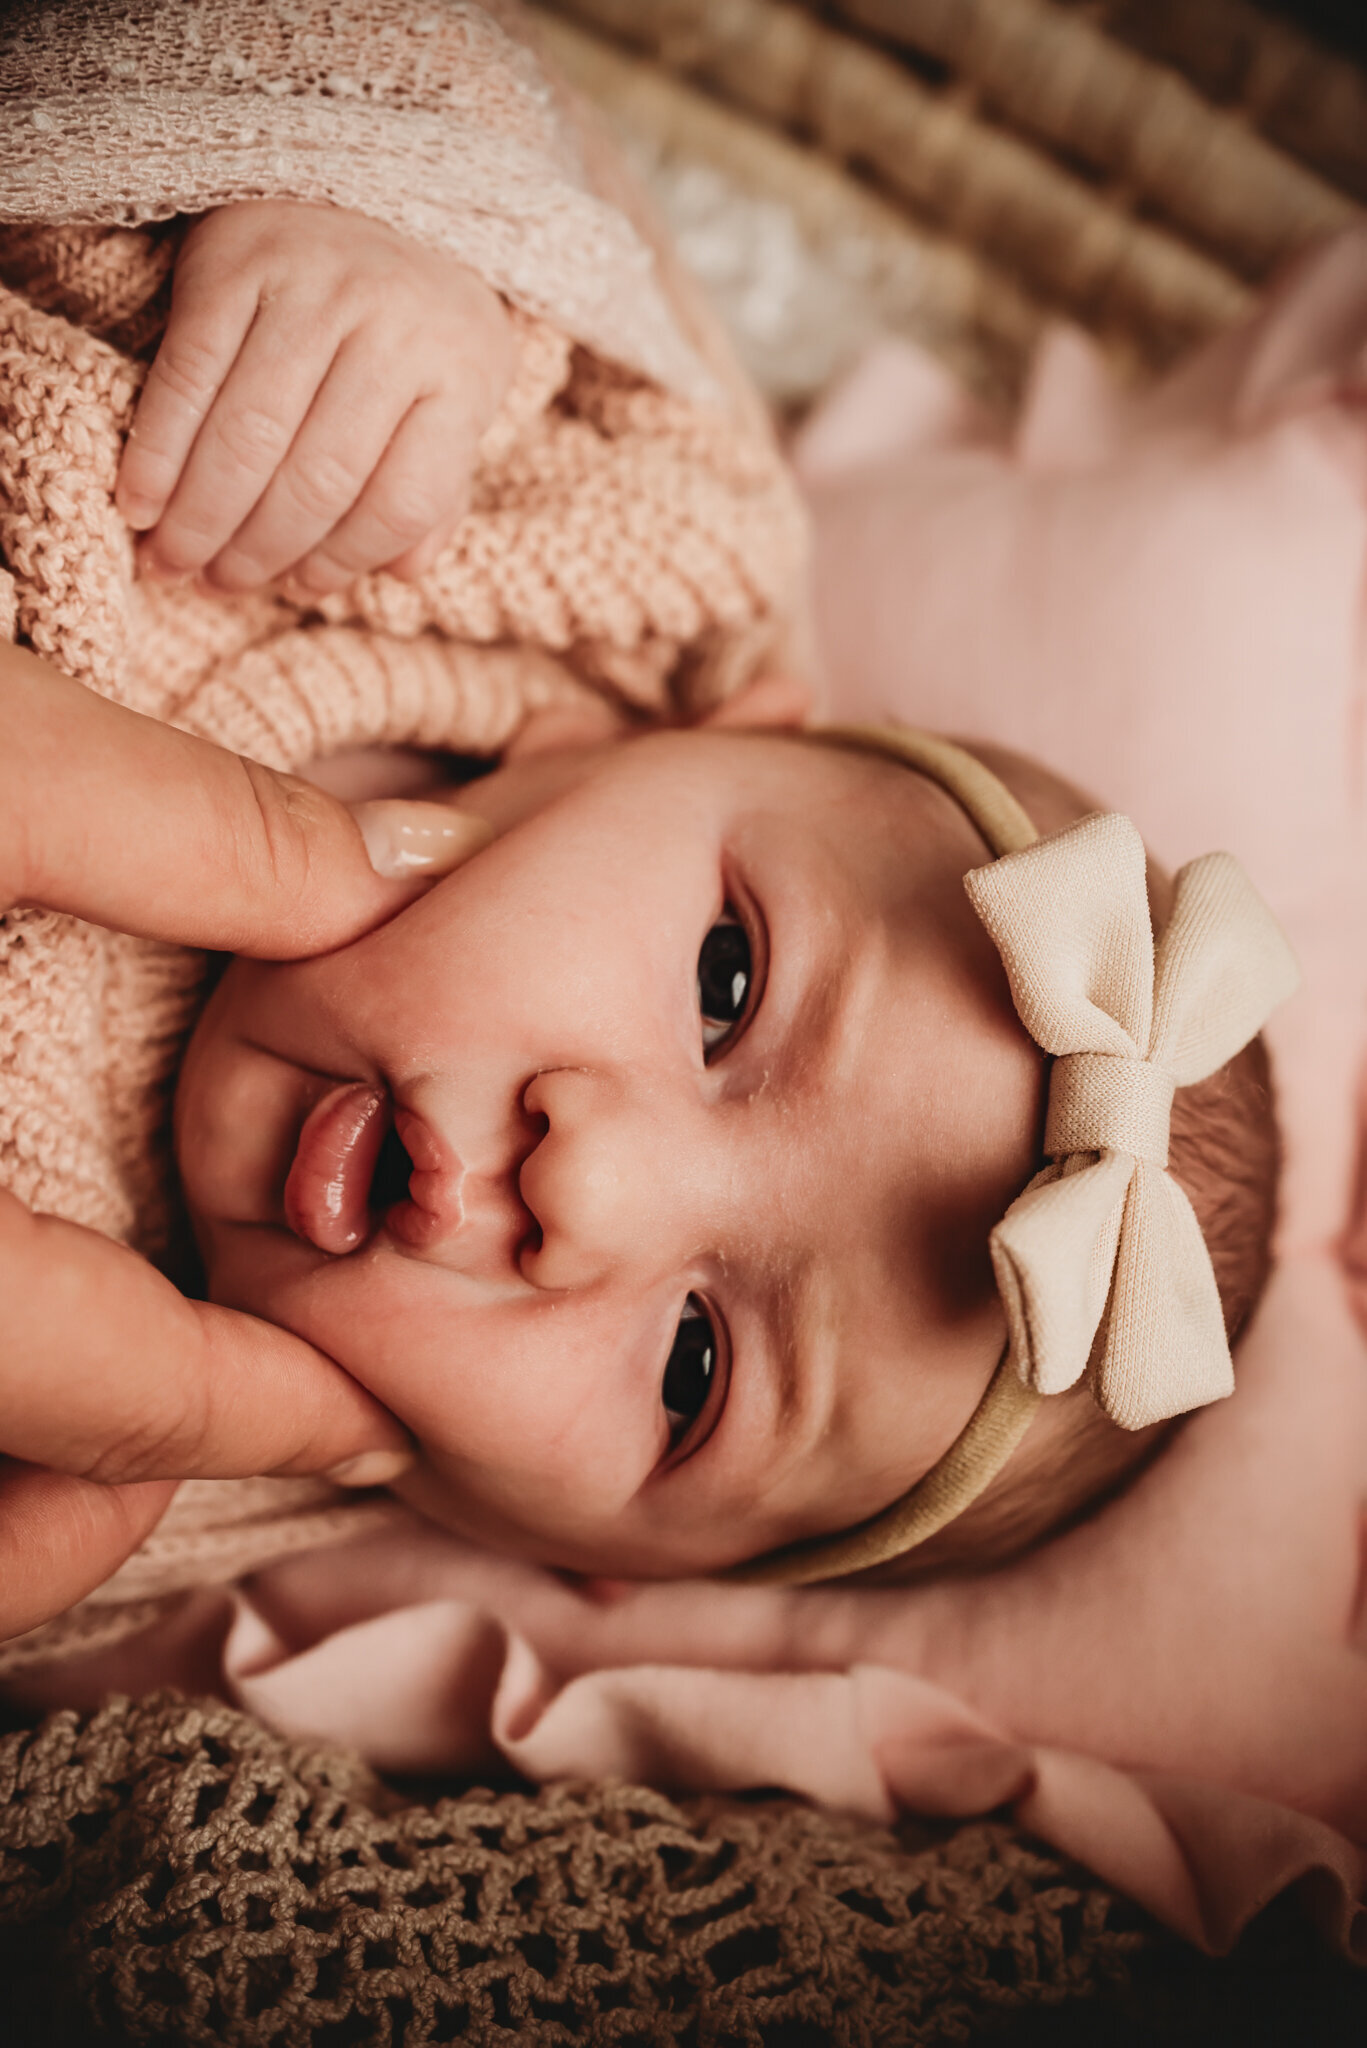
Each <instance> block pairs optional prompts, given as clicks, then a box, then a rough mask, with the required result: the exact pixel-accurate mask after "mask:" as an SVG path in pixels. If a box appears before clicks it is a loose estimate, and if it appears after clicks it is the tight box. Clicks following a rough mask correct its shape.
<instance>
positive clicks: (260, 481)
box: [144, 305, 333, 587]
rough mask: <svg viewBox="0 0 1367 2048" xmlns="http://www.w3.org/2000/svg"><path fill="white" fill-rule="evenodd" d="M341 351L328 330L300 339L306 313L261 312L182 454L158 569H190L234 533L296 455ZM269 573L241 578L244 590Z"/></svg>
mask: <svg viewBox="0 0 1367 2048" xmlns="http://www.w3.org/2000/svg"><path fill="white" fill-rule="evenodd" d="M170 339H171V337H170V335H168V336H167V342H168V344H169V342H170ZM332 348H333V341H332V338H331V337H330V336H328V335H327V334H326V333H318V332H313V333H310V334H309V335H308V337H307V340H301V337H300V331H299V325H298V320H297V318H295V319H291V318H289V317H287V316H286V315H285V314H284V313H283V312H278V311H276V310H274V309H272V308H271V307H270V306H266V305H263V306H261V307H259V308H258V309H257V312H256V317H255V318H254V320H253V321H252V322H251V325H250V327H249V328H248V330H247V332H246V333H245V335H244V336H243V337H242V345H241V348H240V349H239V350H238V352H237V354H236V357H235V359H234V361H233V362H232V364H231V367H230V368H229V370H228V373H227V375H226V377H225V378H224V380H223V383H222V388H221V389H220V390H219V391H218V392H217V393H216V394H215V395H214V397H213V400H212V403H211V404H210V405H209V406H208V407H207V409H206V410H205V411H204V412H203V413H202V415H201V416H200V417H199V418H198V419H197V420H196V430H195V433H194V436H193V441H192V444H191V445H189V447H188V449H187V450H183V451H181V452H182V457H183V462H184V467H183V469H181V471H180V474H179V478H178V480H177V482H176V484H175V488H174V490H173V491H172V492H171V494H170V498H169V502H167V504H166V506H165V509H164V510H163V512H162V513H161V516H160V518H159V520H158V521H157V526H156V531H155V533H154V534H153V535H152V537H151V540H150V543H149V544H148V546H147V549H146V551H145V559H146V560H148V561H149V563H150V565H151V566H153V567H155V568H158V569H161V570H164V571H166V572H169V573H170V574H173V575H182V576H183V575H190V574H192V573H193V572H194V571H196V570H199V569H202V568H204V566H205V564H206V563H209V562H211V561H213V560H214V558H215V557H216V556H217V555H218V554H219V551H220V550H221V549H222V548H223V547H224V546H225V545H226V544H227V543H228V542H229V541H230V540H231V538H232V536H233V535H234V534H235V533H236V532H237V530H238V528H239V527H240V526H242V524H243V523H244V521H246V520H247V519H248V517H249V516H250V514H251V513H252V511H253V509H254V507H255V506H256V505H257V503H258V502H259V500H260V498H261V496H262V493H263V492H264V491H265V490H266V489H267V487H268V485H269V484H270V481H271V478H272V477H273V476H274V475H275V474H276V471H277V470H278V469H279V468H280V465H281V463H282V462H283V461H284V460H285V459H286V457H287V456H288V454H289V450H290V446H291V443H292V442H293V440H294V437H295V435H296V433H297V432H298V430H299V426H300V423H301V421H302V420H303V419H304V417H305V415H306V414H307V412H308V409H309V406H310V404H311V403H312V401H313V396H314V393H315V392H316V391H317V389H318V386H319V384H320V383H321V382H322V380H323V378H324V376H325V375H326V373H327V370H328V366H329V363H330V361H331V355H332ZM158 361H160V357H158ZM155 367H156V366H155V364H154V365H153V368H154V369H155ZM164 389H165V386H164V385H161V386H159V387H158V392H160V391H164ZM152 395H153V396H156V395H157V394H156V393H153V394H152ZM144 403H146V400H145V399H144ZM158 411H160V407H159V408H158ZM185 418H186V420H187V421H188V413H187V414H186V415H185ZM149 431H150V430H149ZM261 580H263V579H262V578H261V577H259V576H256V577H251V578H244V579H239V581H240V583H241V585H242V587H245V585H246V582H247V581H255V582H259V581H261Z"/></svg>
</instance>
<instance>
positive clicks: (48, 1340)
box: [0, 1193, 411, 1485]
mask: <svg viewBox="0 0 1367 2048" xmlns="http://www.w3.org/2000/svg"><path fill="white" fill-rule="evenodd" d="M0 1300H3V1301H4V1302H5V1330H4V1335H3V1338H0V1452H3V1453H4V1455H6V1456H8V1457H12V1458H19V1459H22V1460H23V1461H24V1462H26V1463H28V1464H32V1465H42V1466H45V1467H48V1468H50V1469H51V1470H53V1471H56V1472H65V1473H68V1474H70V1475H72V1476H73V1477H76V1478H80V1479H89V1480H94V1481H96V1482H98V1483H99V1484H101V1485H123V1484H127V1483H129V1482H141V1481H143V1480H148V1479H189V1478H196V1477H204V1478H215V1479H233V1478H240V1477H245V1476H248V1475H250V1474H252V1473H256V1472H294V1473H302V1472H327V1473H330V1474H331V1475H332V1476H333V1477H335V1478H338V1479H340V1480H342V1481H343V1482H344V1483H348V1484H367V1485H370V1484H381V1483H383V1482H384V1481H386V1480H388V1479H391V1478H394V1477H395V1476H397V1474H398V1473H399V1472H400V1471H402V1470H403V1469H404V1467H405V1466H406V1465H407V1464H408V1463H409V1462H410V1461H411V1446H410V1445H409V1441H408V1438H407V1436H406V1434H405V1432H404V1431H403V1429H402V1428H401V1427H400V1425H399V1424H398V1423H397V1422H396V1421H395V1419H394V1417H393V1416H392V1415H391V1414H390V1413H389V1411H388V1410H387V1409H386V1408H383V1407H381V1405H380V1403H379V1402H378V1401H376V1400H375V1399H374V1397H373V1396H372V1395H370V1394H368V1393H367V1392H366V1391H365V1389H364V1388H363V1387H361V1386H360V1385H358V1383H357V1382H356V1381H355V1380H353V1379H352V1378H351V1377H350V1375H349V1374H348V1373H345V1372H343V1371H342V1369H341V1367H340V1366H338V1365H336V1364H335V1363H334V1362H333V1361H332V1360H331V1359H330V1358H327V1357H325V1356H324V1354H323V1353H322V1352H320V1351H315V1350H314V1348H313V1346H312V1345H311V1344H306V1343H304V1342H303V1341H302V1340H301V1339H300V1338H298V1337H295V1336H292V1335H291V1334H290V1332H289V1331H287V1330H282V1329H278V1328H277V1327H276V1326H275V1325H274V1324H271V1323H264V1322H261V1321H259V1320H258V1319H257V1318H256V1317H255V1316H247V1315H240V1314H238V1313H236V1312H235V1311H234V1310H232V1309H225V1308H219V1307H217V1306H216V1305H214V1304H213V1303H210V1302H199V1301H190V1300H187V1299H186V1297H185V1296H184V1295H183V1294H181V1293H180V1292H179V1291H178V1289H177V1288H175V1287H173V1286H172V1284H171V1282H170V1281H169V1280H167V1279H165V1278H164V1277H163V1275H162V1274H160V1273H158V1272H157V1270H156V1268H155V1267H154V1266H150V1265H149V1264H148V1263H147V1261H146V1259H143V1258H140V1257H139V1256H138V1254H137V1253H136V1252H133V1251H130V1250H129V1249H128V1248H127V1246H125V1245H119V1244H115V1243H113V1242H112V1240H111V1239H109V1238H106V1237H102V1236H101V1235H100V1233H99V1232H98V1231H93V1230H86V1229H84V1228H83V1227H82V1226H81V1225H80V1224H76V1223H68V1222H66V1221H65V1220H64V1219H62V1218H61V1217H57V1216H40V1215H35V1214H34V1213H33V1212H32V1211H31V1210H29V1209H26V1208H25V1207H24V1205H23V1203H22V1202H20V1201H18V1200H17V1199H16V1198H15V1197H14V1196H13V1195H10V1194H5V1193H0Z"/></svg>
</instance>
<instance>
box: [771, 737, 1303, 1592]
mask: <svg viewBox="0 0 1367 2048" xmlns="http://www.w3.org/2000/svg"><path fill="white" fill-rule="evenodd" d="M815 737H818V738H820V739H822V740H824V741H826V742H827V743H833V744H836V745H839V746H845V747H853V748H858V749H860V750H862V751H868V752H875V753H880V754H885V755H892V756H893V757H894V758H895V759H898V760H901V761H904V762H905V763H906V764H907V766H908V767H912V768H916V769H918V770H919V771H920V772H921V773H923V774H925V775H928V776H930V777H931V779H932V780H933V781H935V782H938V783H939V784H940V786H941V787H942V788H944V789H946V790H947V791H948V792H949V793H950V794H951V795H952V796H954V797H956V798H957V799H958V801H959V803H960V804H961V805H962V807H963V809H964V810H965V811H967V813H968V815H969V816H970V818H972V820H973V822H974V824H975V825H976V826H977V827H978V829H979V831H980V832H981V833H982V835H983V837H984V838H985V839H986V841H987V843H988V845H989V846H990V847H991V848H992V851H993V853H994V855H995V856H996V858H995V859H994V860H993V861H992V862H991V863H990V864H989V865H988V866H986V867H981V868H975V869H973V870H972V871H971V872H970V873H969V874H968V875H966V876H965V877H964V886H965V888H966V889H967V891H968V895H969V900H970V901H971V903H972V905H973V908H974V909H975V910H976V912H977V913H978V916H979V917H980V918H981V920H982V922H983V924H984V926H985V927H986V929H987V931H988V934H989V935H990V937H991V939H992V942H993V944H994V945H995V946H996V948H997V951H998V953H999V954H1000V955H1001V958H1002V963H1003V965H1004V966H1005V968H1006V972H1007V977H1008V980H1009V981H1010V984H1011V995H1012V999H1013V1001H1014V1002H1015V1005H1016V1010H1017V1013H1018V1015H1019V1017H1020V1020H1021V1022H1022V1024H1023V1025H1024V1026H1025V1028H1026V1030H1027V1031H1028V1032H1029V1033H1030V1036H1031V1037H1032V1038H1033V1039H1034V1040H1035V1042H1036V1044H1037V1045H1039V1046H1041V1047H1042V1048H1043V1049H1044V1051H1045V1052H1047V1053H1050V1054H1052V1055H1053V1058H1054V1065H1053V1067H1052V1069H1051V1072H1050V1077H1049V1100H1048V1111H1047V1116H1046V1121H1045V1135H1044V1150H1045V1152H1046V1154H1047V1155H1048V1160H1049V1163H1048V1164H1047V1165H1046V1166H1045V1167H1044V1168H1043V1170H1042V1171H1041V1172H1039V1173H1037V1174H1036V1175H1035V1177H1034V1179H1033V1180H1032V1181H1031V1182H1030V1184H1029V1186H1028V1187H1027V1188H1026V1189H1025V1190H1024V1192H1023V1193H1022V1194H1020V1195H1018V1196H1017V1198H1016V1200H1015V1201H1014V1202H1012V1204H1011V1206H1010V1207H1009V1208H1008V1210H1007V1212H1006V1214H1005V1216H1004V1217H1003V1218H1002V1220H1001V1222H1000V1223H999V1224H998V1225H997V1226H996V1228H995V1229H994V1230H993V1231H992V1233H991V1236H990V1239H989V1244H990V1248H991V1253H992V1263H993V1268H994V1270H995V1272H996V1277H997V1286H998V1289H999V1291H1000V1294H1001V1298H1002V1303H1003V1305H1004V1307H1005V1310H1006V1321H1007V1331H1008V1336H1007V1345H1006V1350H1005V1353H1004V1354H1003V1357H1002V1361H1001V1364H1000V1365H999V1366H998V1368H997V1371H996V1373H995V1374H994V1376H993V1378H992V1381H991V1383H990V1384H989V1386H988V1389H987V1392H986V1393H985V1394H984V1395H983V1398H982V1400H981V1401H980V1402H979V1404H978V1407H977V1409H976V1410H975V1412H974V1414H973V1415H972V1417H971V1418H970V1420H969V1422H968V1424H967V1426H966V1427H965V1428H964V1430H963V1431H962V1432H961V1433H960V1435H959V1437H958V1438H957V1439H956V1441H955V1442H954V1443H953V1444H952V1445H951V1446H950V1448H949V1450H948V1451H947V1452H946V1454H945V1455H944V1457H943V1458H941V1459H940V1461H939V1463H938V1464H937V1465H935V1466H934V1467H933V1468H932V1470H931V1471H930V1472H928V1473H927V1474H926V1476H925V1477H924V1478H923V1479H922V1480H920V1481H919V1483H918V1484H917V1485H916V1486H914V1487H912V1489H911V1490H910V1492H909V1493H906V1494H904V1495H903V1496H902V1498H901V1499H900V1500H898V1501H894V1502H893V1504H892V1506H891V1507H890V1508H887V1509H885V1510H884V1511H883V1513H882V1514H879V1515H875V1516H874V1517H873V1518H872V1519H871V1520H870V1521H868V1522H864V1523H862V1524H861V1525H860V1526H859V1527H858V1528H856V1529H851V1530H848V1531H846V1532H845V1533H844V1534H842V1535H839V1536H834V1537H829V1538H820V1539H817V1540H816V1541H814V1542H811V1543H802V1544H795V1545H793V1546H792V1547H791V1548H790V1549H787V1550H783V1551H776V1552H773V1553H772V1554H771V1555H770V1556H768V1557H765V1558H761V1559H759V1560H757V1561H756V1562H755V1563H754V1564H751V1565H746V1566H742V1567H740V1568H739V1570H738V1571H737V1573H736V1574H735V1576H737V1577H739V1578H743V1579H746V1580H748V1581H750V1582H752V1583H754V1582H758V1583H763V1584H785V1585H802V1584H806V1583H809V1582H811V1581H813V1580H816V1579H829V1578H838V1577H842V1576H844V1575H846V1574H848V1573H850V1572H854V1571H862V1570H865V1569H866V1568H867V1567H869V1566H870V1565H874V1564H881V1563H884V1562H885V1561H886V1560H887V1559H889V1558H892V1557H898V1556H900V1555H901V1554H902V1553H903V1552H904V1551H907V1550H910V1549H912V1548H913V1547H914V1546H915V1545H916V1544H918V1543H923V1542H924V1541H925V1540H926V1538H927V1537H928V1536H931V1535H933V1534H934V1533H935V1531H936V1530H937V1529H941V1528H943V1527H944V1525H945V1524H946V1523H947V1522H949V1521H952V1520H953V1519H954V1517H955V1516H956V1515H958V1514H961V1513H962V1512H963V1510H964V1509H965V1508H966V1507H967V1506H968V1505H969V1503H970V1502H971V1501H973V1500H975V1499H976V1498H977V1496H978V1495H979V1494H980V1493H981V1492H982V1491H983V1489H984V1487H986V1486H987V1484H988V1483H989V1481H990V1480H991V1479H993V1478H994V1477H995V1476H996V1474H997V1473H998V1472H999V1471H1000V1470H1001V1468H1002V1466H1003V1465H1004V1464H1005V1463H1006V1460H1007V1459H1008V1458H1009V1457H1010V1455H1011V1453H1012V1451H1013V1450H1014V1449H1015V1447H1016V1445H1017V1444H1018V1443H1019V1442H1020V1439H1021V1437H1022V1436H1023V1435H1024V1434H1025V1431H1026V1428H1027V1427H1028V1425H1029V1423H1030V1420H1031V1418H1032V1416H1033V1415H1034V1412H1035V1409H1036V1408H1037V1406H1038V1404H1039V1402H1040V1400H1041V1398H1042V1397H1043V1396H1044V1395H1046V1394H1057V1393H1062V1392H1064V1391H1065V1390H1066V1389H1067V1388H1069V1387H1071V1386H1074V1385H1075V1384H1076V1383H1077V1381H1078V1380H1079V1379H1081V1378H1082V1376H1083V1374H1084V1373H1085V1372H1087V1370H1088V1368H1089V1367H1090V1368H1091V1372H1092V1390H1093V1393H1094V1394H1095V1396H1096V1399H1097V1401H1098V1403H1099V1404H1100V1406H1101V1407H1102V1408H1103V1409H1104V1410H1105V1412H1106V1414H1107V1415H1109V1416H1110V1417H1111V1418H1112V1420H1113V1421H1115V1422H1117V1423H1118V1424H1119V1425H1120V1427H1121V1428H1122V1429H1143V1428H1145V1427H1146V1426H1147V1425H1148V1424H1150V1423H1153V1422H1161V1421H1164V1420H1165V1419H1166V1418H1167V1417H1169V1416H1173V1415H1182V1414H1185V1413H1186V1412H1187V1411H1188V1410H1189V1409H1192V1408H1200V1407H1203V1406H1204V1405H1205V1404H1206V1403H1207V1402H1210V1401H1219V1400H1222V1399H1223V1398H1224V1396H1225V1395H1227V1394H1230V1393H1232V1392H1233V1391H1234V1368H1233V1365H1232V1363H1231V1360H1230V1355H1229V1345H1228V1343H1227V1341H1226V1338H1225V1326H1224V1316H1223V1313H1222V1310H1221V1306H1220V1296H1219V1290H1218V1288H1217V1287H1216V1283H1215V1274H1214V1271H1213V1269H1212V1267H1211V1263H1210V1254H1209V1252H1208V1251H1207V1249H1206V1245H1205V1240H1204V1239H1203V1237H1202V1236H1201V1229H1200V1225H1199V1224H1198V1223H1197V1220H1196V1216H1195V1214H1194V1212H1193V1210H1192V1207H1191V1204H1190V1202H1189V1201H1188V1200H1187V1197H1186V1195H1185V1194H1184V1193H1183V1191H1182V1189H1181V1188H1180V1187H1179V1186H1178V1185H1177V1182H1176V1181H1175V1180H1174V1179H1173V1178H1172V1176H1171V1175H1170V1174H1169V1173H1168V1171H1167V1160H1168V1125H1169V1119H1170V1116H1171V1111H1172V1098H1173V1092H1174V1090H1175V1089H1177V1088H1185V1087H1189V1086H1190V1085H1191V1084H1192V1083H1193V1082H1195V1081H1201V1080H1204V1079H1205V1077H1206V1076H1207V1075H1208V1074H1213V1073H1214V1072H1216V1070H1217V1069H1218V1068H1220V1067H1222V1066H1223V1065H1224V1064H1225V1062H1226V1061H1227V1060H1231V1059H1233V1057H1234V1055H1235V1054H1236V1053H1237V1052H1240V1051H1241V1050H1242V1049H1243V1047H1244V1046H1245V1045H1247V1044H1248V1042H1249V1040H1250V1039H1251V1038H1252V1037H1253V1036H1254V1034H1255V1033H1256V1032H1257V1031H1258V1030H1259V1028H1260V1027H1261V1025H1262V1024H1263V1023H1264V1021H1265V1020H1266V1018H1267V1016H1268V1015H1269V1013H1270V1012H1271V1011H1272V1009H1273V1008H1274V1007H1275V1006H1276V1005H1277V1004H1278V1003H1279V1002H1281V1001H1282V1000H1283V999H1284V998H1285V997H1286V996H1288V995H1290V993H1291V991H1292V990H1293V989H1294V988H1295V986H1296V983H1297V980H1298V978H1299V976H1298V972H1297V968H1296V963H1295V961H1294V959H1293V958H1292V955H1291V951H1290V948H1289V947H1288V946H1287V944H1286V941H1285V939H1283V937H1282V935H1281V933H1280V931H1279V930H1278V929H1277V926H1276V924H1275V923H1274V922H1273V919H1272V916H1271V913H1270V912H1269V911H1268V910H1267V908H1266V907H1265V905H1264V904H1263V903H1262V901H1261V899H1260V898H1259V897H1258V896H1257V895H1256V894H1255V892H1254V889H1253V887H1252V884H1251V883H1250V882H1249V880H1248V878H1247V876H1246V875H1245V874H1244V872H1243V870H1242V868H1240V866H1239V865H1238V863H1237V861H1235V860H1233V859H1232V858H1231V856H1230V855H1229V854H1226V853H1210V854H1206V855H1204V856H1203V857H1202V858H1201V859H1200V860H1195V861H1192V862H1191V864H1190V865H1189V866H1188V867H1185V868H1183V869H1182V870H1181V872H1180V874H1179V875H1178V877H1177V889H1176V898H1175V901H1174V904H1173V912H1172V917H1171V919H1170V920H1169V923H1168V926H1167V929H1166V930H1165V931H1164V933H1163V937H1162V939H1161V941H1160V942H1159V944H1158V946H1157V948H1156V949H1155V946H1154V940H1153V928H1152V924H1151V921H1150V916H1149V900H1148V890H1147V887H1146V883H1145V872H1144V846H1143V842H1142V840H1141V839H1140V837H1139V834H1138V832H1137V831H1136V830H1135V828H1134V826H1133V825H1132V824H1131V823H1130V821H1129V819H1128V818H1122V817H1119V816H1116V815H1113V814H1112V815H1105V816H1102V815H1098V816H1093V817H1090V818H1084V819H1083V820H1082V821H1081V823H1079V824H1076V825H1072V826H1070V827H1069V828H1068V829H1067V830H1066V831H1063V832H1059V833H1056V834H1054V835H1053V836H1052V837H1051V838H1048V839H1041V838H1040V837H1039V835H1038V834H1037V832H1036V831H1035V828H1034V826H1033V825H1032V824H1031V822H1030V819H1029V818H1028V817H1027V816H1026V814H1025V812H1024V811H1023V810H1022V808H1021V806H1020V805H1019V804H1018V803H1017V801H1016V799H1015V798H1014V797H1013V796H1012V794H1011V792H1010V791H1009V790H1008V789H1007V788H1006V786H1005V784H1004V783H1002V782H1001V781H1000V780H999V779H998V778H997V776H995V775H994V774H993V773H992V772H991V770H990V769H988V768H986V767H985V766H984V765H983V763H982V762H980V761H978V760H977V759H975V757H974V756H973V755H971V754H967V753H965V752H964V751H963V749H962V748H959V747H956V746H954V745H953V744H952V743H951V742H950V741H948V740H941V739H937V738H935V737H933V736H932V735H930V734H925V733H913V732H902V731H898V730H895V729H893V728H885V727H878V726H870V727H848V728H841V727H836V728H831V729H830V730H829V731H827V732H825V733H822V734H819V735H815Z"/></svg>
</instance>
